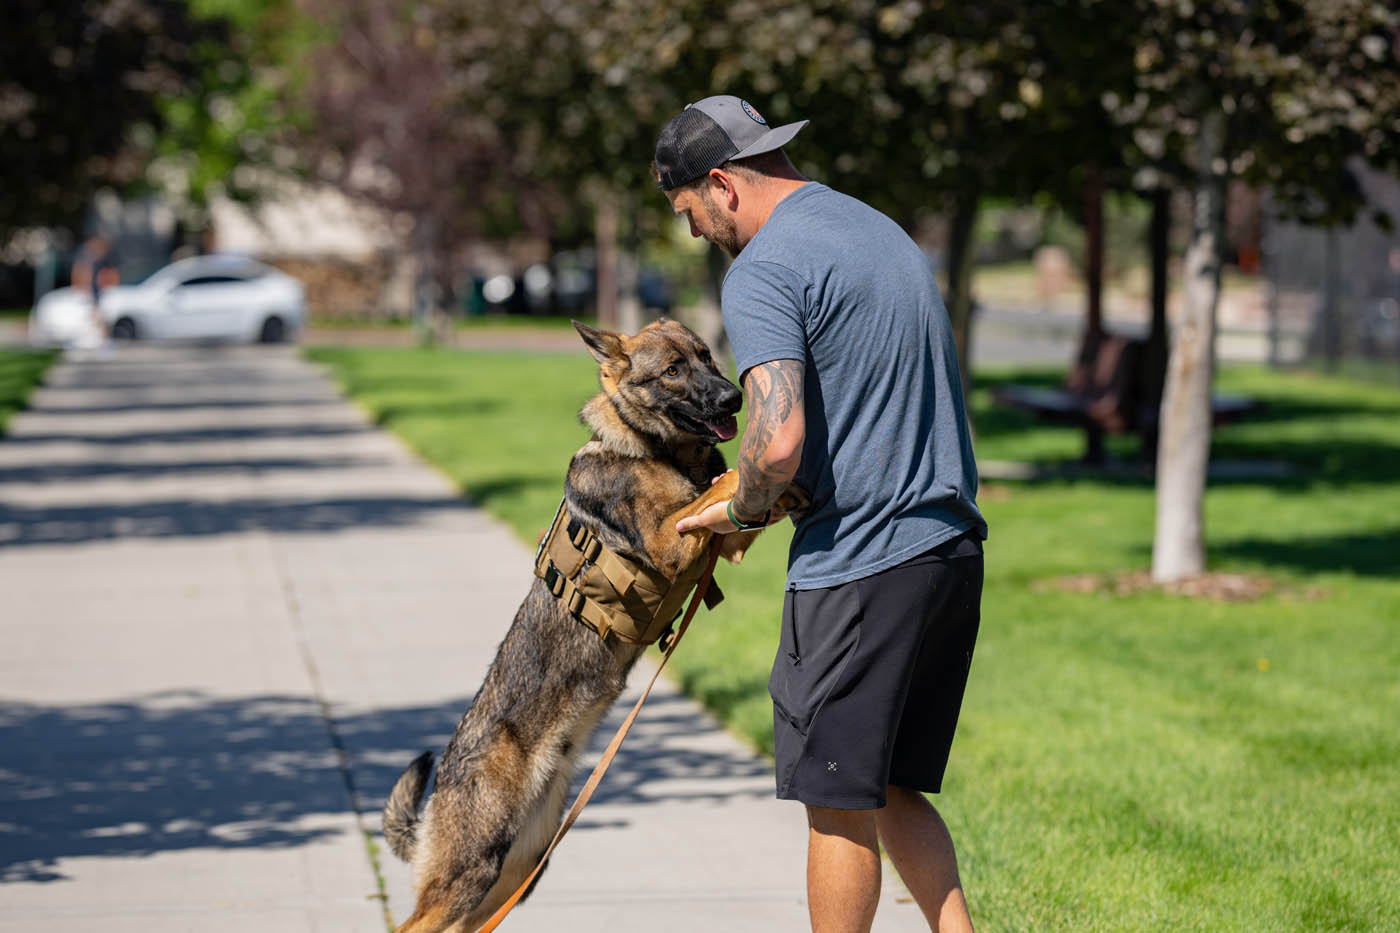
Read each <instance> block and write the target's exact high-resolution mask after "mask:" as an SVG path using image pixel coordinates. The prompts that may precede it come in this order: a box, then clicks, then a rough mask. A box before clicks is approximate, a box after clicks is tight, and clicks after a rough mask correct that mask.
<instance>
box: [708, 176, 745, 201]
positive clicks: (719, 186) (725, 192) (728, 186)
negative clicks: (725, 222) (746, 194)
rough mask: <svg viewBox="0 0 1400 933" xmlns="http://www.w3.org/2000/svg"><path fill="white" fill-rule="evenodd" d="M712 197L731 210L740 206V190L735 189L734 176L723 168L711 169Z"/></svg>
mask: <svg viewBox="0 0 1400 933" xmlns="http://www.w3.org/2000/svg"><path fill="white" fill-rule="evenodd" d="M710 197H711V199H713V201H714V203H716V204H723V205H724V206H725V207H727V208H729V209H730V210H731V211H732V210H734V209H735V208H737V207H738V206H739V192H738V191H736V190H735V189H734V176H733V175H731V174H729V173H728V172H726V171H725V170H724V169H722V168H712V169H710Z"/></svg>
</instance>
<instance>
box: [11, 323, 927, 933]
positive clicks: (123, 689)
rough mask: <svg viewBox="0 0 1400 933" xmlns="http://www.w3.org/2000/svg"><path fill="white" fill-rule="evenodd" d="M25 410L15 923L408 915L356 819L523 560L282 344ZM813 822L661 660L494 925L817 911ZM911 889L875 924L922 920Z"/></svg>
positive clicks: (14, 656) (69, 370) (18, 493)
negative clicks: (633, 714)
mask: <svg viewBox="0 0 1400 933" xmlns="http://www.w3.org/2000/svg"><path fill="white" fill-rule="evenodd" d="M10 430H11V434H10V436H9V437H8V438H6V439H0V931H8V930H26V931H27V930H36V929H42V930H64V931H81V930H98V929H101V930H103V931H121V930H140V931H142V933H162V931H167V930H169V931H176V930H179V931H188V930H249V929H257V930H259V931H264V933H269V931H282V930H298V931H306V930H315V931H366V933H369V931H382V930H384V929H386V926H387V924H388V922H389V918H390V917H392V919H393V920H402V919H403V918H404V917H405V916H407V914H408V912H409V911H410V910H411V906H412V904H411V893H410V883H409V882H410V879H409V874H408V871H407V868H406V867H405V866H403V865H402V864H400V863H399V862H398V861H397V860H395V859H394V858H393V856H392V855H389V854H388V852H387V850H386V849H384V848H383V846H382V845H379V846H377V851H373V849H374V848H376V847H371V846H368V845H367V844H366V838H365V833H366V832H368V833H370V834H373V835H374V836H375V837H376V839H377V836H378V832H379V827H378V823H379V818H378V809H379V807H380V805H381V803H382V800H383V795H384V794H385V793H386V792H387V790H388V789H389V787H390V786H391V785H392V783H393V781H394V779H395V778H396V777H397V775H398V773H399V771H400V770H401V769H402V767H403V766H404V765H405V764H406V763H407V762H408V761H409V760H410V759H411V758H412V757H413V756H414V755H415V754H416V753H418V752H419V751H421V750H423V749H425V748H431V749H434V750H435V751H440V749H441V747H442V745H443V744H444V743H445V742H446V740H447V738H448V736H449V735H450V734H451V731H452V729H453V727H454V726H455V724H456V722H457V720H458V718H459V717H460V716H461V714H462V712H463V710H465V709H466V707H467V705H468V703H469V702H470V699H471V694H472V691H473V690H474V689H475V688H476V686H477V685H478V684H479V683H480V681H481V677H482V676H483V674H484V672H485V669H486V666H487V664H488V662H489V661H490V659H491V657H492V655H493V653H494V651H495V646H496V644H497V643H498V641H499V640H500V638H501V635H502V634H503V633H504V631H505V628H506V627H507V625H508V624H509V622H510V619H511V617H512V615H513V614H514V611H515V607H516V605H517V604H518V602H519V600H520V598H521V596H522V595H523V594H524V591H525V588H526V586H527V585H528V582H529V580H530V554H529V552H528V551H527V549H526V548H525V547H524V546H522V545H521V544H520V543H519V542H517V541H516V540H515V539H514V537H513V536H512V535H511V534H510V533H509V532H508V531H507V530H506V529H505V528H504V527H503V526H501V525H499V524H498V523H496V522H495V521H493V520H491V519H490V518H489V517H487V516H486V515H485V514H484V513H482V512H480V511H479V510H477V509H474V508H471V507H470V506H468V505H467V504H466V503H464V502H463V501H462V500H461V499H460V498H458V497H457V496H456V495H455V494H454V491H453V489H452V488H451V486H450V484H449V483H448V482H447V481H446V480H445V479H443V478H442V477H441V476H440V475H439V474H437V473H436V472H435V471H434V470H432V469H431V468H429V467H427V466H425V465H424V464H422V463H421V462H419V461H417V460H416V459H415V458H414V457H413V456H412V455H411V454H410V453H408V452H407V451H406V450H405V449H404V448H403V447H402V446H401V445H400V444H399V443H398V442H397V441H396V440H395V439H393V438H391V437H389V436H387V435H386V434H384V433H383V432H381V431H378V430H376V429H374V428H372V427H370V426H369V425H367V423H366V422H365V420H364V419H363V417H362V416H361V415H360V414H359V413H358V412H357V411H356V410H355V409H354V408H353V407H351V406H350V405H348V404H346V403H345V402H343V401H342V400H341V399H340V398H339V397H338V396H337V394H336V392H335V391H334V389H333V387H332V386H331V385H330V384H329V383H328V382H327V381H326V379H325V378H324V376H323V375H322V374H321V373H320V372H319V371H317V370H316V369H314V368H312V367H311V366H309V365H308V364H306V363H304V362H302V361H301V360H300V359H299V358H298V357H297V356H296V353H295V351H294V350H291V349H287V348H274V349H267V348H256V347H245V348H207V347H204V348H201V347H187V348H155V347H146V346H140V345H138V346H132V347H122V348H120V349H119V350H118V351H117V352H115V353H113V354H111V355H109V356H105V357H93V358H89V359H86V360H78V359H75V358H73V357H70V358H69V359H67V360H66V361H64V362H63V363H61V364H60V365H58V366H57V367H56V368H55V369H54V370H53V371H52V372H51V375H50V379H49V381H48V385H47V386H46V387H45V388H44V389H43V390H42V391H40V392H39V393H37V395H36V397H35V399H34V407H33V410H32V411H30V412H27V413H24V414H21V415H20V416H18V417H16V418H15V419H14V420H13V421H12V423H11V429H10ZM563 467H564V465H563V464H561V465H560V471H561V475H562V471H563ZM547 518H548V516H542V522H543V520H547ZM702 621H703V620H702ZM682 650H684V648H682ZM644 673H648V671H644V670H642V668H641V666H639V669H638V671H637V672H636V674H635V675H634V678H633V680H634V683H635V682H638V681H640V680H641V675H643V674H644ZM628 705H630V703H629V704H628ZM624 713H625V708H624V707H622V706H621V705H620V706H619V708H618V709H616V710H614V712H613V714H612V715H611V716H610V717H609V719H608V721H607V724H606V726H605V730H604V731H603V732H600V734H599V736H598V737H597V739H596V740H595V743H594V749H593V750H592V752H591V753H590V754H589V756H588V757H587V759H586V761H587V762H588V765H589V766H590V767H591V763H592V761H594V760H596V757H597V753H598V751H599V750H600V748H601V746H602V744H604V742H605V741H606V738H607V736H608V735H610V734H611V732H612V729H613V728H615V726H616V724H617V723H618V722H619V721H620V719H621V717H622V716H623V714H624ZM805 832H806V828H805V822H804V820H803V816H802V813H801V809H800V807H798V806H796V805H795V804H788V803H780V802H777V801H775V800H773V799H772V776H771V773H770V765H769V764H768V763H767V762H766V761H763V760H760V759H757V758H755V757H754V756H752V755H751V754H749V753H748V752H747V751H746V750H745V749H744V748H743V746H742V745H740V744H739V743H738V742H736V741H735V740H734V739H733V738H732V737H730V736H729V735H727V734H726V733H724V732H723V731H722V730H721V729H719V728H718V727H717V726H716V725H715V724H714V722H713V721H711V720H710V719H709V718H708V717H707V716H706V715H705V714H703V713H702V712H701V711H700V710H699V709H698V708H697V707H696V706H695V705H694V704H693V703H691V702H690V701H688V700H686V699H685V698H684V697H681V696H679V695H677V694H676V693H675V692H674V691H673V690H671V689H669V688H668V687H666V685H665V684H664V681H663V684H662V686H661V687H660V688H659V692H658V693H657V694H655V695H654V696H653V699H652V700H651V701H650V702H649V704H648V706H647V709H646V710H645V711H644V712H643V714H642V717H641V720H640V721H639V724H638V726H637V727H636V728H635V729H634V731H633V733H632V737H631V738H629V740H628V742H627V744H626V745H625V746H624V748H623V751H622V753H621V755H620V756H619V758H618V760H617V762H616V763H615V765H614V767H613V769H612V771H611V772H609V774H608V777H607V778H606V779H605V781H604V783H603V785H602V787H601V788H600V790H599V793H598V795H597V797H595V802H594V803H593V804H592V805H591V806H590V807H589V809H588V810H586V811H585V812H584V814H583V816H582V818H581V819H580V821H579V824H578V825H577V826H576V827H575V829H574V831H573V832H572V833H571V834H570V836H569V838H568V839H567V840H566V841H565V843H564V844H563V845H562V846H561V848H560V850H559V851H558V852H557V853H556V855H555V856H554V858H553V859H552V863H551V866H550V869H549V871H548V873H546V875H545V876H544V880H543V881H542V883H541V885H540V887H539V888H538V889H537V891H536V892H535V894H534V895H533V897H532V898H531V900H530V901H528V902H527V903H526V904H525V905H523V906H522V907H520V908H519V909H518V910H517V911H516V912H515V913H514V914H512V916H511V919H510V920H509V921H507V923H506V924H504V925H503V929H504V930H516V931H522V933H524V931H543V930H556V929H560V928H568V929H570V930H572V931H594V930H597V931H602V930H609V931H616V930H653V929H661V930H676V931H687V930H697V931H698V930H705V931H713V930H753V931H770V930H802V929H805V928H806V923H807V921H806V907H805V903H804V880H803V878H804V861H805ZM380 878H382V879H383V887H384V890H385V891H386V892H387V898H383V897H381V896H380V895H379V891H380V880H379V879H380ZM899 891H900V889H899V888H898V886H897V884H896V883H894V880H893V878H892V873H887V883H886V895H885V901H884V902H883V903H882V905H881V908H880V915H879V917H878V918H877V920H876V928H877V929H880V930H906V929H907V930H918V929H924V928H925V926H924V924H923V923H922V918H921V917H920V915H919V913H918V910H917V908H916V907H914V906H913V905H912V904H910V903H905V902H901V901H899V900H897V894H898V893H899ZM386 901H387V902H386Z"/></svg>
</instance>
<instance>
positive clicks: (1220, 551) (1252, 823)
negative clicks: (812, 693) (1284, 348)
mask: <svg viewBox="0 0 1400 933" xmlns="http://www.w3.org/2000/svg"><path fill="white" fill-rule="evenodd" d="M308 355H309V356H310V358H312V359H313V360H317V361H320V362H322V363H325V364H327V365H328V366H330V367H331V369H332V371H333V372H334V374H335V376H336V378H337V379H338V380H339V381H340V383H341V385H342V386H343V387H344V388H345V389H346V391H347V392H348V393H349V394H350V395H351V396H352V397H353V398H355V399H356V400H357V401H358V402H359V403H360V404H361V405H362V406H363V407H364V408H365V409H366V410H367V411H368V412H369V413H370V415H371V416H372V417H373V418H375V419H376V420H377V421H378V422H379V423H381V424H383V425H384V426H386V427H388V428H390V429H392V430H394V431H396V432H397V433H399V434H400V435H401V436H402V437H404V438H405V440H406V441H407V442H408V443H409V444H410V445H411V446H413V447H414V448H416V449H417V450H418V451H419V452H420V453H421V454H422V455H423V456H424V457H425V458H426V459H428V460H429V461H431V462H433V463H435V464H437V465H438V466H439V468H441V469H442V470H443V471H444V472H445V473H447V474H448V475H449V476H450V477H452V478H453V479H454V480H455V481H456V482H457V483H458V484H459V486H460V487H461V488H462V489H463V490H464V491H465V492H466V493H467V494H468V495H469V496H470V497H471V498H472V499H473V500H475V501H476V502H477V503H479V504H481V505H483V506H484V507H485V508H487V509H488V510H490V511H491V512H493V513H494V514H496V515H498V516H500V517H501V518H502V519H504V520H505V521H507V522H508V523H509V524H510V525H511V526H512V527H513V528H514V529H515V530H516V532H517V533H518V534H519V535H520V536H521V538H522V539H523V540H524V541H526V542H532V541H533V540H534V538H535V534H536V532H537V531H538V530H539V529H540V528H541V527H542V526H543V525H545V524H546V523H547V522H548V521H549V518H550V517H551V516H552V515H553V512H554V507H555V505H556V504H557V502H558V498H559V495H560V493H561V484H562V481H563V474H564V470H565V468H566V466H567V463H568V458H569V456H570V455H571V454H572V453H573V451H574V450H575V449H576V448H577V447H578V446H579V445H580V444H581V443H582V442H583V440H584V439H585V437H586V435H585V433H584V429H583V428H582V427H580V426H579V425H578V423H577V420H576V418H575V413H576V412H577V410H578V408H579V406H580V405H581V404H582V403H583V401H585V400H586V399H587V397H588V396H589V395H591V394H592V393H593V392H594V391H596V381H595V375H594V373H595V367H594V364H593V362H592V361H591V360H590V359H589V358H588V357H587V355H586V354H584V353H582V352H580V353H579V354H578V356H577V357H576V358H575V357H563V356H560V355H557V354H528V353H507V352H499V353H462V352H451V351H434V350H416V349H415V350H407V349H405V350H394V349H355V350H339V349H329V348H321V349H315V350H311V351H308ZM998 378H999V379H1003V380H1007V381H1009V380H1011V379H1013V378H1014V379H1015V380H1016V381H1026V380H1027V379H1044V380H1053V379H1054V378H1055V374H1053V373H1014V374H1013V373H1002V374H997V375H994V377H992V378H987V377H985V376H983V377H979V381H978V386H977V389H976V391H975V392H974V396H973V399H972V405H973V411H974V417H975V419H976V422H977V429H978V435H977V438H978V439H977V444H978V453H979V456H983V457H986V458H989V459H1035V460H1043V461H1052V462H1053V461H1057V460H1060V461H1067V460H1070V459H1072V458H1074V457H1075V456H1077V455H1078V453H1079V450H1080V445H1081V442H1082V439H1081V437H1080V436H1079V435H1078V434H1077V433H1076V432H1074V431H1069V430H1064V429H1058V428H1051V427H1046V426H1043V425H1038V424H1035V423H1033V422H1031V421H1029V420H1028V419H1025V418H1022V417H1021V416H1018V415H1016V414H1015V413H1008V412H1001V411H997V410H994V409H992V408H990V406H989V402H988V397H987V394H988V388H989V386H990V384H991V383H992V382H994V381H996V379H998ZM1220 382H1221V388H1222V390H1229V391H1238V392H1244V393H1247V394H1251V395H1253V396H1255V397H1258V398H1261V399H1263V400H1265V401H1266V402H1268V403H1269V406H1270V407H1269V411H1268V413H1267V414H1266V415H1264V416H1263V417H1261V418H1259V419H1256V420H1254V421H1249V422H1245V423H1241V424H1238V425H1233V426H1230V427H1228V428H1223V429H1221V430H1220V431H1218V432H1217V435H1216V447H1215V456H1216V457H1217V458H1221V459H1224V458H1228V459H1234V460H1252V459H1255V460H1257V459H1269V460H1285V461H1287V462H1288V463H1289V464H1291V465H1292V466H1293V467H1294V468H1295V469H1294V471H1293V473H1294V475H1293V476H1292V477H1291V478H1288V479H1283V480H1273V481H1269V482H1261V481H1250V480H1231V481H1226V482H1219V483H1213V484H1212V487H1211V489H1210V491H1209V493H1208V496H1207V503H1206V512H1207V515H1206V520H1207V529H1208V539H1209V542H1210V563H1211V566H1212V568H1214V569H1216V570H1220V571H1226V572H1230V573H1232V574H1237V575H1239V576H1240V577H1241V578H1242V579H1245V580H1249V581H1253V583H1254V584H1256V585H1255V586H1254V587H1253V588H1252V589H1251V588H1246V589H1247V590H1248V592H1249V594H1250V595H1251V596H1252V598H1250V599H1248V600H1243V601H1228V600H1214V599H1196V598H1191V597H1187V596H1181V595H1173V594H1170V593H1165V592H1162V591H1160V590H1157V589H1153V588H1149V587H1143V586H1140V585H1136V584H1135V583H1134V580H1135V579H1136V577H1135V574H1136V575H1140V572H1141V571H1142V570H1143V569H1145V568H1146V566H1147V563H1148V561H1149V558H1150V548H1151V535H1152V523H1153V496H1152V488H1151V485H1150V483H1149V481H1147V480H1145V479H1142V478H1140V477H1134V476H1132V475H1130V474H1123V473H1116V474H1114V475H1113V476H1110V477H1106V478H1098V479H1095V478H1082V477H1081V478H1078V479H1070V478H1064V477H1060V478H1053V477H1052V478H1048V479H1043V480H1038V481H1028V482H1021V483H1001V484H992V485H987V486H984V488H983V490H982V493H981V496H980V501H981V503H982V506H983V508H984V510H985V511H986V513H987V516H988V520H989V522H990V524H991V528H992V539H991V541H989V542H988V548H987V553H988V564H987V566H988V574H987V589H986V594H985V598H984V602H983V630H982V637H981V639H980V641H979V643H978V648H977V656H976V658H975V659H974V664H973V677H972V683H971V686H970V688H969V694H968V697H967V701H966V704H965V707H964V717H963V722H962V727H961V729H960V731H959V737H958V740H957V742H956V744H955V747H954V752H953V761H952V764H951V766H950V771H949V775H948V780H947V782H946V784H945V790H946V791H947V793H946V796H945V798H944V800H943V807H944V810H945V816H946V817H947V818H948V820H949V822H950V824H951V825H952V829H953V832H954V835H955V838H957V840H958V842H959V855H960V857H961V861H962V867H963V871H964V873H965V875H966V877H967V879H968V890H969V896H970V899H971V903H972V909H973V912H974V916H976V917H977V919H978V920H979V922H980V923H982V924H983V925H984V926H985V927H986V928H987V929H994V930H1021V929H1025V930H1032V929H1033V930H1138V929H1157V928H1167V927H1171V928H1176V929H1185V930H1221V929H1228V930H1295V929H1308V930H1333V929H1335V930H1343V929H1345V930H1391V929H1400V807H1397V806H1396V805H1395V802H1394V788H1395V787H1396V786H1400V736H1397V733H1396V730H1395V729H1394V726H1393V724H1394V722H1396V721H1397V720H1400V681H1397V679H1396V678H1395V676H1394V671H1395V670H1396V669H1397V667H1400V578H1397V573H1396V569H1397V568H1396V563H1397V557H1396V555H1400V523H1397V520H1396V518H1395V516H1398V515H1400V467H1397V466H1396V457H1395V452H1396V450H1397V449H1398V448H1400V417H1397V416H1400V393H1397V392H1396V391H1395V390H1393V389H1389V388H1378V387H1375V386H1364V385H1355V384H1351V383H1346V382H1341V381H1338V380H1330V379H1323V378H1317V377H1310V376H1306V375H1280V374H1277V373H1272V372H1268V371H1265V370H1258V369H1240V370H1227V371H1225V372H1223V373H1222V375H1221V380H1220ZM1126 449H1127V448H1120V449H1119V452H1120V453H1124V452H1126ZM729 457H730V459H731V460H732V459H733V452H732V449H731V450H730V452H729ZM785 538H786V531H785V530H784V526H779V527H777V528H775V529H772V530H770V531H769V532H768V533H767V537H766V539H764V540H760V542H759V544H758V545H757V546H756V547H755V549H754V551H753V552H751V554H750V556H749V558H748V559H747V560H746V561H745V563H744V564H743V565H741V566H739V567H729V566H722V568H721V576H720V579H721V582H722V584H723V585H724V587H725V591H726V593H727V594H728V596H729V599H728V601H727V602H726V603H725V605H724V606H722V607H720V608H719V609H718V610H717V611H716V612H714V613H706V614H702V616H701V618H700V619H699V620H697V624H696V625H695V626H693V627H692V631H691V635H690V636H689V637H687V639H686V644H685V646H684V650H683V651H680V652H678V653H677V655H676V657H675V659H673V664H674V665H676V667H677V677H678V678H679V679H680V681H681V683H682V686H683V687H684V688H685V689H686V690H687V691H688V692H689V693H691V694H692V695H693V696H696V697H697V698H698V699H700V700H701V701H702V702H704V703H706V704H707V705H708V706H709V707H710V708H711V709H712V710H714V711H715V712H716V713H718V714H719V715H720V716H721V717H722V718H723V719H724V720H725V721H726V722H727V723H728V724H729V725H730V727H731V728H732V729H734V730H735V731H737V732H738V733H740V734H741V735H743V736H745V737H747V738H748V739H749V740H750V741H752V742H754V743H755V745H757V746H758V747H760V748H766V747H767V746H768V743H769V742H770V741H771V736H770V730H771V720H770V718H769V717H770V715H771V714H770V708H769V701H768V697H767V690H766V684H767V674H768V666H769V664H770V663H771V659H772V652H773V650H774V645H775V643H776V640H777V624H778V621H777V620H778V612H777V607H778V605H779V601H780V598H781V593H780V586H779V584H778V582H777V581H779V580H780V579H781V576H782V572H783V562H784V554H785ZM507 621H508V620H505V619H502V620H500V624H501V628H502V631H504V628H505V625H506V624H507Z"/></svg>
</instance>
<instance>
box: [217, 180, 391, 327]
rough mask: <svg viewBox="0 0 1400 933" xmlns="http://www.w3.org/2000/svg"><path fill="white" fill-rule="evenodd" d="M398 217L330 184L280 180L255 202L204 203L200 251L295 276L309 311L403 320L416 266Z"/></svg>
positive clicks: (219, 200) (224, 200)
mask: <svg viewBox="0 0 1400 933" xmlns="http://www.w3.org/2000/svg"><path fill="white" fill-rule="evenodd" d="M403 228H404V222H403V221H402V220H399V219H396V218H395V217H393V216H392V215H391V214H389V213H387V212H385V211H382V210H379V209H377V208H374V207H371V206H368V205H365V204H361V203H357V202H355V201H352V200H351V199H350V198H348V197H346V196H345V195H344V194H342V193H341V192H339V191H338V190H336V189H334V188H331V187H329V186H312V185H307V184H304V183H301V182H294V181H284V182H281V183H279V184H277V185H276V186H275V187H274V188H273V189H272V191H271V193H270V194H269V196H268V197H266V198H265V199H264V200H263V201H261V202H259V203H258V204H256V205H246V204H241V203H239V202H236V201H232V200H229V199H228V198H219V199H217V200H215V201H214V202H213V203H212V204H211V205H210V229H209V233H208V236H207V238H206V244H205V246H206V248H207V249H209V250H210V251H214V252H223V253H239V254H243V255H248V256H253V257H256V258H258V259H261V260H263V261H264V262H267V263H269V264H270V265H274V266H277V267H278V268H280V269H282V270H283V271H285V272H288V273H290V274H292V275H294V276H296V277H297V278H298V279H300V280H301V281H302V283H303V285H305V287H306V301H307V308H308V310H310V312H311V313H312V314H318V315H336V316H346V317H408V316H409V315H410V314H411V313H412V308H413V282H414V275H415V270H414V265H413V261H412V259H411V257H410V256H409V255H408V254H407V252H406V251H405V249H404V248H403V244H404V242H405V240H406V235H407V233H408V231H407V230H405V229H403Z"/></svg>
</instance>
